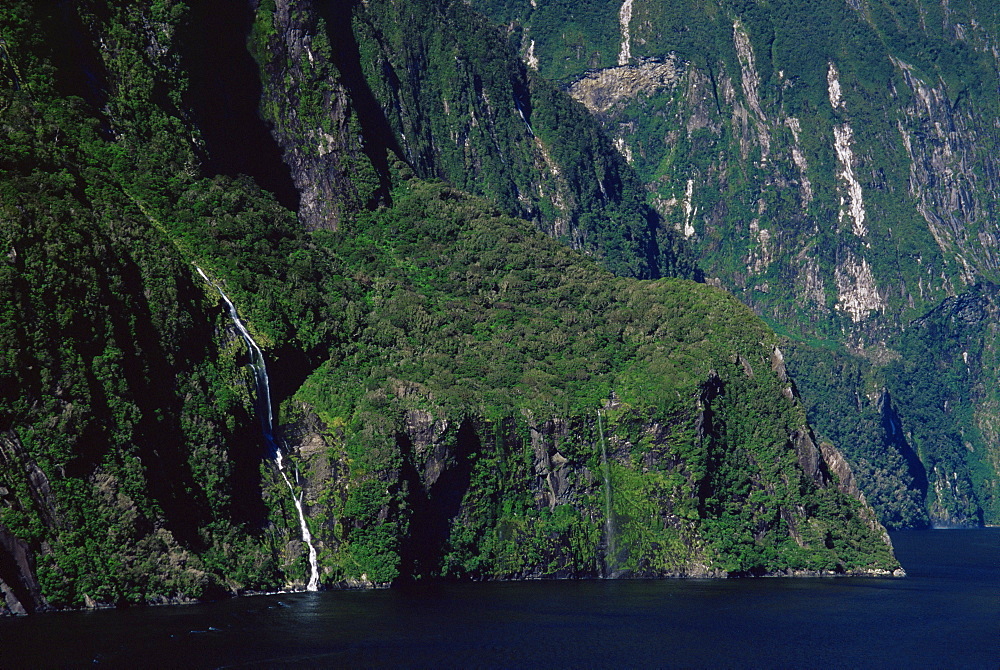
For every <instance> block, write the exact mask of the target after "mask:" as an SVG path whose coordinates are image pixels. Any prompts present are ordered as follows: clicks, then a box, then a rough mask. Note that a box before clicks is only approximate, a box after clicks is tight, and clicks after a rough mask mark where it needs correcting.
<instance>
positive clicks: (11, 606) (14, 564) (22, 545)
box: [0, 526, 47, 614]
mask: <svg viewBox="0 0 1000 670" xmlns="http://www.w3.org/2000/svg"><path fill="white" fill-rule="evenodd" d="M0 593H3V597H4V607H3V608H0V614H31V613H33V612H39V611H42V610H44V609H46V606H47V604H46V602H45V599H44V598H43V597H42V590H41V587H39V585H38V580H37V579H36V578H35V561H34V557H33V555H32V553H31V551H30V550H29V548H28V543H27V542H25V541H24V540H21V539H18V538H17V537H16V536H14V535H13V534H12V533H11V532H10V531H9V530H7V529H6V528H4V527H3V526H0Z"/></svg>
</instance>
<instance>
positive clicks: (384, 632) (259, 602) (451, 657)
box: [0, 528, 1000, 668]
mask: <svg viewBox="0 0 1000 670" xmlns="http://www.w3.org/2000/svg"><path fill="white" fill-rule="evenodd" d="M893 542H894V544H895V546H896V552H897V555H898V557H899V559H900V561H901V562H902V563H903V565H904V566H905V567H906V569H907V572H908V575H909V576H908V577H906V578H905V579H855V578H816V579H745V580H677V581H674V580H672V581H606V582H602V581H594V582H527V583H524V582H522V583H504V584H446V585H431V586H425V587H418V588H412V589H406V590H391V591H367V592H365V591H353V592H323V593H300V594H285V595H277V596H257V597H252V598H239V599H233V600H229V601H224V602H218V603H210V604H204V605H190V606H179V607H157V608H135V609H131V610H123V611H101V612H75V613H66V614H48V615H37V616H33V617H25V618H19V619H9V620H3V621H0V666H2V667H52V666H60V667H81V666H90V667H94V666H95V665H96V666H131V667H139V666H144V667H149V666H161V667H162V666H173V667H184V668H200V667H301V666H314V667H315V666H326V667H358V666H362V667H373V666H374V667H385V666H394V667H399V666H402V667H456V666H463V667H468V666H476V667H610V666H615V667H636V666H645V667H650V666H655V667H695V668H720V667H752V668H757V667H796V668H838V667H842V668H885V667H900V668H902V667H907V668H913V667H921V668H925V667H950V668H960V667H971V668H997V667H1000V529H994V528H991V529H984V530H949V531H910V532H902V533H894V534H893Z"/></svg>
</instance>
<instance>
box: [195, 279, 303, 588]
mask: <svg viewBox="0 0 1000 670" xmlns="http://www.w3.org/2000/svg"><path fill="white" fill-rule="evenodd" d="M194 269H195V270H197V271H198V274H200V275H201V277H202V279H204V280H205V281H206V282H207V283H208V284H209V285H210V286H212V287H213V288H214V289H215V290H216V291H218V292H219V295H220V296H222V300H223V302H225V303H226V307H227V308H228V310H229V318H230V319H231V320H232V322H233V324H234V325H235V326H236V329H237V330H238V331H239V332H240V335H241V336H242V337H243V341H244V342H246V345H247V349H249V350H250V367H251V369H252V370H253V378H254V383H255V384H256V386H257V404H258V412H259V413H260V422H261V428H262V430H263V433H264V441H265V442H266V443H267V446H268V448H270V449H271V454H272V457H273V458H274V462H275V465H277V467H278V473H279V474H280V475H281V478H282V479H283V480H285V484H286V485H287V486H288V491H289V493H291V495H292V502H293V503H294V504H295V511H296V512H298V515H299V529H300V530H301V533H302V541H303V542H304V543H305V544H306V546H307V547H308V548H309V583H308V584H307V585H306V591H318V590H319V561H318V559H317V556H316V547H314V546H313V542H312V533H311V532H309V525H308V524H307V523H306V514H305V510H304V509H303V507H302V497H303V494H302V493H298V494H296V493H295V487H294V486H292V482H291V480H289V479H288V475H287V474H285V459H284V454H283V453H282V450H281V447H280V445H279V444H278V442H277V440H276V439H275V437H274V414H273V413H272V411H271V384H270V381H269V380H268V377H267V363H266V362H265V360H264V352H263V351H262V350H261V348H260V347H259V346H257V342H255V341H254V339H253V337H252V336H251V335H250V331H248V330H247V329H246V326H244V325H243V321H242V320H241V319H240V315H239V312H237V311H236V305H234V304H233V301H232V300H230V299H229V296H227V295H226V294H225V293H224V292H223V291H222V288H220V287H219V285H218V284H216V283H215V282H214V281H212V280H211V279H209V278H208V275H206V274H205V272H204V271H203V270H202V269H201V268H200V267H198V266H197V265H195V266H194ZM261 409H262V410H263V411H260V410H261ZM292 469H293V472H294V473H295V483H296V484H298V483H299V469H298V467H296V466H295V463H294V462H293V463H292Z"/></svg>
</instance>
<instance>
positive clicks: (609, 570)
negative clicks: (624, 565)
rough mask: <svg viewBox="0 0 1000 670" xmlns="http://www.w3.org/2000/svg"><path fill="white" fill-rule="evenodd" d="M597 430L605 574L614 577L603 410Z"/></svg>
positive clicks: (615, 556)
mask: <svg viewBox="0 0 1000 670" xmlns="http://www.w3.org/2000/svg"><path fill="white" fill-rule="evenodd" d="M597 432H598V435H599V436H600V438H601V466H602V469H603V470H604V535H605V542H606V546H605V550H604V576H605V577H614V568H613V566H612V562H615V563H617V560H618V551H617V549H616V548H615V523H614V510H613V509H612V506H611V466H610V465H608V448H607V445H606V444H605V442H604V426H603V425H602V424H601V410H597Z"/></svg>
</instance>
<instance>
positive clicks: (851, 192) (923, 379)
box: [473, 0, 1000, 526]
mask: <svg viewBox="0 0 1000 670" xmlns="http://www.w3.org/2000/svg"><path fill="white" fill-rule="evenodd" d="M473 6H474V7H476V8H478V9H479V10H481V11H483V12H484V13H485V14H486V15H487V16H489V17H491V18H493V19H494V20H495V21H497V22H498V23H501V24H503V25H505V26H506V27H507V33H508V35H509V37H510V39H511V41H512V44H513V45H514V46H516V47H517V48H519V50H520V52H521V54H522V58H523V59H524V61H525V63H526V64H527V65H528V67H530V68H533V69H535V70H536V71H537V72H538V73H539V74H540V75H542V76H545V77H547V78H549V79H550V80H552V81H555V82H558V83H559V84H560V85H561V86H562V87H563V88H564V89H565V90H567V91H568V92H570V93H571V94H572V95H573V97H574V98H576V99H577V100H579V101H580V102H581V103H582V104H584V105H585V106H586V107H587V108H588V109H589V110H590V111H591V112H592V113H593V114H595V116H596V117H597V118H599V119H600V120H601V121H602V123H603V125H604V127H605V130H606V132H607V133H608V134H609V135H610V136H611V137H612V138H614V140H615V142H616V146H617V147H618V149H619V150H620V152H621V153H622V155H623V156H624V157H625V158H626V160H627V161H628V162H629V164H630V165H632V166H633V167H634V168H635V170H636V172H637V173H638V175H639V177H640V179H641V180H642V181H643V183H645V185H646V189H647V192H648V197H649V198H650V201H651V202H652V203H653V205H654V207H655V208H656V210H657V211H658V212H659V213H660V214H661V215H662V216H663V217H664V219H665V221H666V222H667V225H668V226H669V227H672V228H673V229H675V230H676V231H677V232H679V233H680V234H682V235H683V236H684V237H685V238H686V239H687V241H688V242H689V244H690V245H691V246H692V248H694V249H696V250H697V253H698V257H699V262H700V263H701V267H702V268H703V269H704V271H705V274H706V276H707V277H709V278H710V280H711V281H718V282H719V283H720V284H721V285H722V286H724V287H726V288H728V289H729V290H731V291H732V292H733V293H734V294H735V295H736V296H737V297H739V299H740V300H741V301H743V302H744V303H745V304H748V305H750V306H751V307H752V308H753V309H754V310H755V311H756V312H757V313H759V314H760V315H761V316H763V317H764V318H765V319H766V320H767V321H768V322H769V323H770V324H771V325H772V326H773V327H775V328H776V329H777V330H778V331H779V332H781V333H783V334H785V335H787V336H788V337H790V338H791V339H792V340H794V341H795V342H796V344H794V345H791V344H789V345H788V347H787V348H789V350H791V349H792V348H794V349H795V351H798V352H803V356H804V358H802V359H801V360H800V357H799V356H791V358H790V360H791V364H790V365H791V367H792V369H793V371H794V373H795V375H796V378H797V379H799V381H800V382H801V388H802V389H803V390H804V397H805V401H806V403H807V405H808V406H809V407H810V410H811V413H810V417H811V418H812V420H813V421H814V422H815V425H816V426H817V427H818V428H819V430H820V431H821V432H822V433H823V434H824V435H825V436H826V437H828V438H830V439H834V440H835V441H836V442H837V444H838V445H840V446H842V448H844V449H845V451H846V452H847V453H848V454H849V455H850V459H851V461H852V464H853V465H854V466H855V468H856V469H857V470H858V475H859V481H861V482H862V488H863V489H864V490H865V491H866V493H867V495H868V498H869V500H870V501H872V502H873V504H874V505H875V507H876V509H877V510H878V511H879V513H880V517H881V518H882V519H883V520H884V521H885V522H886V523H890V524H891V525H893V526H907V525H922V524H926V523H928V522H930V523H935V524H944V525H952V524H959V525H966V524H979V523H982V522H984V521H986V522H989V523H995V522H996V521H997V518H998V517H997V515H998V513H1000V510H998V508H997V507H996V505H997V500H998V496H997V485H998V478H997V474H996V473H997V472H998V467H997V466H998V464H1000V450H998V447H997V442H996V439H995V435H996V429H995V426H996V424H997V414H996V406H997V400H996V392H995V386H996V383H995V382H996V373H997V368H996V366H995V365H994V364H993V360H994V357H995V355H996V353H995V352H996V351H997V350H998V343H997V341H996V339H995V335H994V330H995V325H994V324H995V319H994V318H993V316H992V315H993V314H994V312H992V311H991V310H992V308H991V307H988V306H989V305H992V304H993V303H994V301H995V289H994V284H995V283H996V282H997V276H996V275H997V245H998V242H997V239H998V238H997V230H996V223H995V222H996V219H997V214H998V204H997V195H996V194H997V192H998V190H997V186H998V184H997V175H998V174H1000V164H998V163H997V156H998V152H997V147H998V142H1000V135H998V133H997V110H998V108H1000V107H998V105H1000V99H998V90H1000V88H998V80H997V65H998V55H997V54H998V53H1000V52H998V51H997V41H998V37H1000V32H998V29H1000V23H998V14H997V8H996V7H994V6H993V5H992V3H988V2H976V1H975V0H967V1H962V2H936V1H934V0H914V1H913V2H889V1H883V0H857V1H854V0H852V1H851V2H841V1H840V0H829V1H827V0H817V1H814V2H807V3H803V2H738V1H730V0H712V1H710V2H700V1H699V2H683V1H682V2H663V1H660V0H627V1H626V2H623V3H609V2H599V1H593V2H591V1H585V2H582V3H573V4H565V3H516V4H515V3H506V2H493V1H492V0H477V2H474V3H473ZM955 301H957V303H955ZM953 303H954V304H960V305H981V307H975V308H974V309H973V310H972V311H969V310H965V311H963V312H961V313H958V314H949V313H948V312H949V309H950V308H949V307H948V306H949V305H952V304H953ZM946 314H947V316H946ZM804 360H809V361H812V362H811V363H809V364H807V363H803V362H802V361H804ZM841 373H843V375H841ZM806 389H808V390H807V391H806ZM852 396H853V397H854V398H855V400H854V401H852V402H851V403H848V404H846V405H845V401H844V398H847V397H852ZM889 398H891V402H889V403H888V404H887V400H888V399H889ZM835 407H839V411H838V412H834V413H831V412H830V410H831V409H833V408H835ZM886 407H891V413H892V415H893V416H895V417H896V419H895V420H894V421H896V422H895V423H894V422H893V421H890V420H889V419H887V418H885V417H886V416H887V415H886V411H887V410H886V409H885V408H886ZM879 417H882V418H879ZM893 426H895V427H893ZM903 462H906V463H908V466H907V467H905V468H902V467H900V466H899V464H900V463H903ZM904 489H907V490H908V491H909V492H908V493H903V490H904ZM897 501H898V503H897ZM914 505H915V506H916V507H914Z"/></svg>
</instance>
